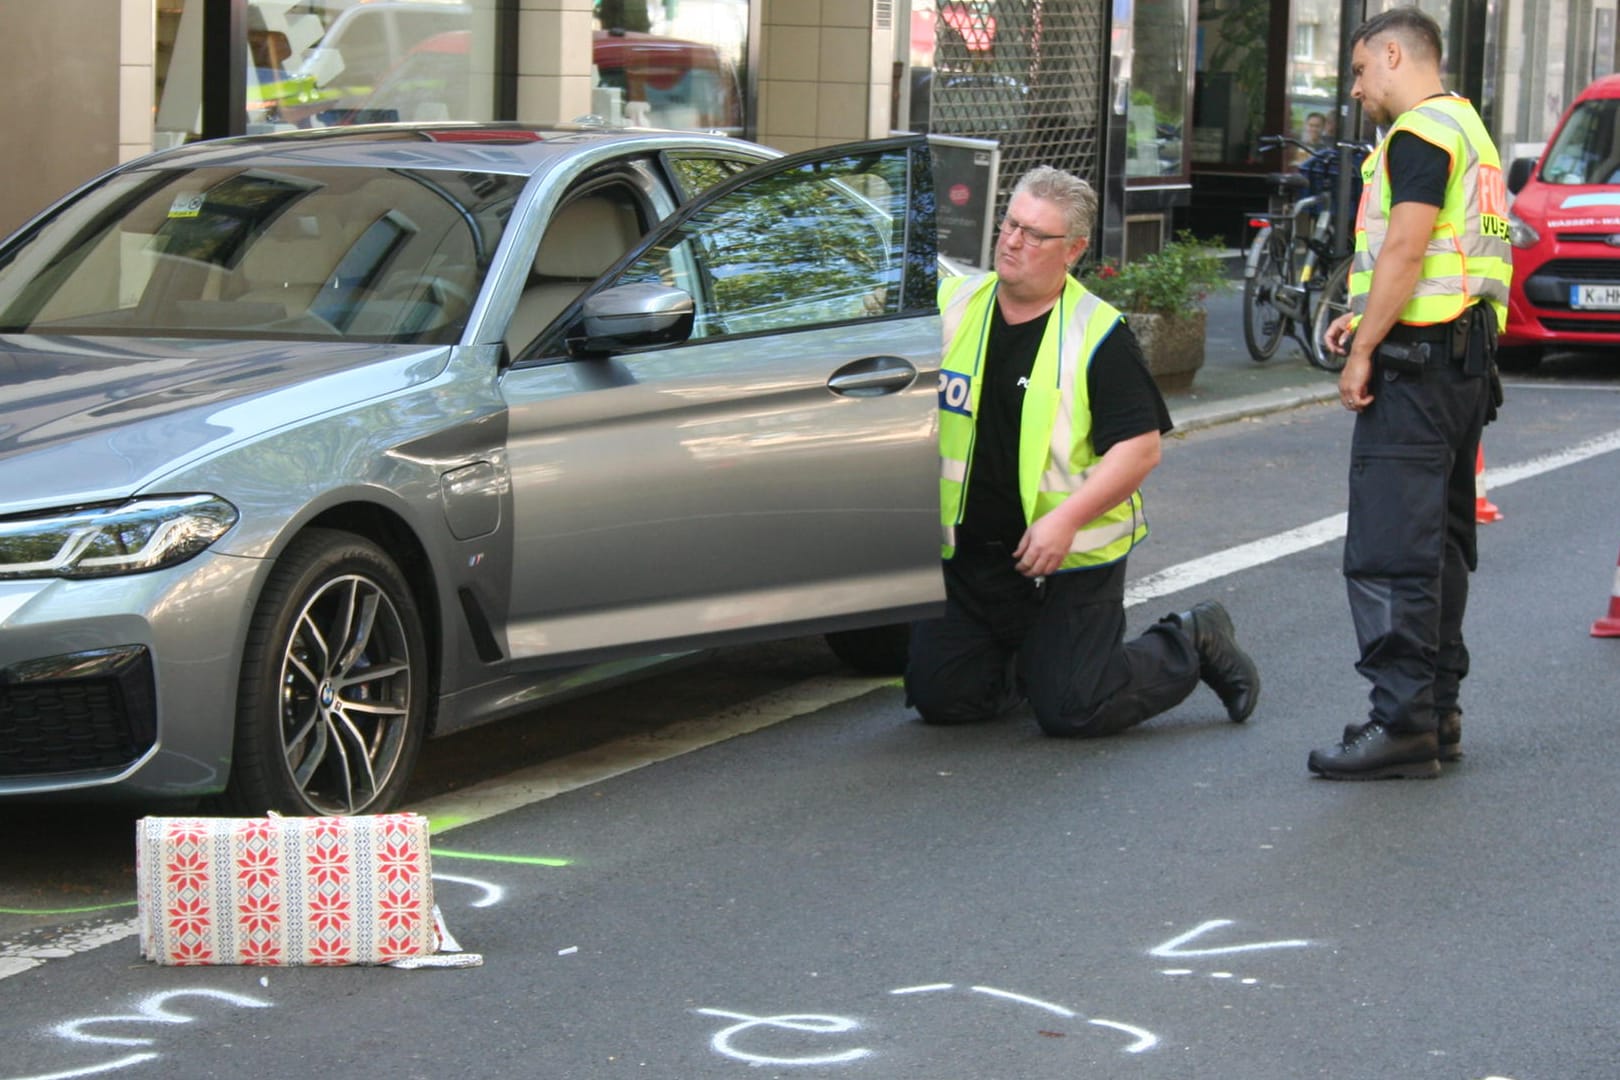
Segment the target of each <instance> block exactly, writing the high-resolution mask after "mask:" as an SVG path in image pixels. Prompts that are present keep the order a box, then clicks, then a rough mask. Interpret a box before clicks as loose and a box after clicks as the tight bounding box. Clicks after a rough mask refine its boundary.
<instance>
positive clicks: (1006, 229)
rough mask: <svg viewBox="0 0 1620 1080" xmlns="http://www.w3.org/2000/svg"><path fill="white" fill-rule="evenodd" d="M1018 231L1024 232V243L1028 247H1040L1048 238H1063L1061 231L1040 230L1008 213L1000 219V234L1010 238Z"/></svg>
mask: <svg viewBox="0 0 1620 1080" xmlns="http://www.w3.org/2000/svg"><path fill="white" fill-rule="evenodd" d="M1018 232H1021V233H1023V234H1024V243H1026V244H1028V245H1029V246H1030V247H1040V246H1041V245H1042V244H1044V243H1046V242H1047V241H1048V240H1061V239H1062V238H1063V234H1062V233H1049V232H1041V231H1040V230H1039V229H1032V228H1030V227H1029V226H1028V225H1025V224H1024V223H1023V222H1021V221H1018V220H1017V219H1015V218H1014V217H1013V216H1012V215H1010V214H1009V215H1007V216H1006V217H1003V218H1002V219H1001V235H1002V236H1005V237H1008V238H1011V237H1012V234H1013V233H1018Z"/></svg>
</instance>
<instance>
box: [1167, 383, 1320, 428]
mask: <svg viewBox="0 0 1620 1080" xmlns="http://www.w3.org/2000/svg"><path fill="white" fill-rule="evenodd" d="M1338 396H1339V388H1338V386H1337V385H1336V384H1329V385H1326V386H1294V387H1286V388H1284V389H1281V390H1268V391H1266V392H1265V393H1263V394H1252V395H1250V396H1248V397H1239V398H1229V399H1227V400H1225V401H1213V402H1210V403H1208V404H1197V405H1189V406H1187V407H1185V408H1182V409H1180V410H1177V411H1176V412H1175V413H1173V418H1174V420H1175V424H1176V426H1175V430H1174V431H1172V432H1171V436H1172V437H1174V436H1176V435H1185V434H1186V433H1188V432H1190V431H1198V430H1200V429H1202V428H1209V427H1214V426H1216V425H1217V424H1229V423H1231V422H1232V421H1234V420H1247V419H1249V418H1251V417H1256V416H1266V415H1268V414H1270V413H1276V412H1286V411H1287V410H1289V409H1297V408H1300V407H1301V406H1305V405H1317V404H1320V403H1322V402H1324V401H1335V400H1337V399H1338Z"/></svg>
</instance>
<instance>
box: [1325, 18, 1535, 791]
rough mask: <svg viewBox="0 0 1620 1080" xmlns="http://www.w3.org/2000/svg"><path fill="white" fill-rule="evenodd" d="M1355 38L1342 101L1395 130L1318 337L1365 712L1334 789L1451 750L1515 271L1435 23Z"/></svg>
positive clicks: (1490, 147) (1370, 26)
mask: <svg viewBox="0 0 1620 1080" xmlns="http://www.w3.org/2000/svg"><path fill="white" fill-rule="evenodd" d="M1351 44H1352V51H1351V70H1352V71H1353V72H1354V75H1355V86H1354V88H1353V89H1352V90H1351V94H1352V95H1353V96H1354V97H1355V98H1356V99H1357V100H1359V101H1360V102H1361V104H1362V108H1363V110H1364V111H1365V112H1366V114H1367V116H1368V117H1369V118H1370V119H1371V120H1372V121H1373V123H1375V124H1377V125H1379V126H1384V125H1390V128H1389V133H1388V134H1387V135H1386V136H1385V138H1384V140H1383V141H1382V142H1381V143H1380V144H1379V146H1378V148H1377V149H1376V150H1375V151H1374V152H1373V153H1372V155H1371V156H1370V157H1368V159H1367V161H1366V163H1365V165H1364V166H1363V168H1362V179H1363V180H1364V181H1365V188H1364V192H1363V195H1362V200H1361V207H1360V210H1359V212H1358V214H1357V218H1356V250H1355V256H1354V263H1353V265H1352V267H1351V273H1350V312H1349V313H1347V314H1345V315H1344V316H1341V317H1340V318H1339V319H1338V320H1336V321H1335V322H1334V323H1333V325H1332V326H1331V327H1330V328H1329V330H1328V333H1327V342H1328V345H1329V347H1330V348H1332V349H1333V350H1334V351H1335V352H1338V353H1341V354H1342V353H1344V352H1345V351H1346V346H1347V345H1348V350H1349V359H1348V360H1347V361H1346V362H1345V366H1344V371H1343V373H1342V374H1341V376H1340V378H1339V395H1340V399H1341V400H1342V401H1343V403H1344V406H1345V408H1347V409H1350V410H1351V411H1353V412H1354V413H1355V414H1356V426H1355V435H1354V439H1353V441H1352V444H1351V452H1350V513H1349V526H1348V530H1347V532H1346V536H1345V544H1344V575H1345V579H1346V582H1347V586H1348V590H1349V596H1350V613H1351V617H1352V619H1353V620H1354V622H1355V628H1356V639H1357V641H1358V643H1359V645H1360V651H1361V659H1360V662H1359V663H1357V665H1356V670H1357V671H1359V672H1360V673H1361V674H1362V675H1363V676H1364V677H1365V678H1367V679H1368V680H1369V681H1370V682H1371V683H1372V692H1371V694H1370V700H1371V702H1372V709H1371V711H1370V714H1369V717H1368V722H1367V723H1365V724H1352V725H1350V726H1348V727H1346V728H1345V731H1344V735H1343V737H1342V739H1341V741H1340V742H1339V743H1338V744H1337V745H1335V746H1332V747H1328V748H1326V749H1322V750H1316V751H1313V752H1312V753H1311V755H1310V759H1309V766H1310V769H1311V771H1312V772H1314V773H1317V774H1318V775H1320V776H1324V777H1327V778H1329V779H1335V780H1370V779H1378V778H1385V777H1433V776H1436V775H1438V774H1439V772H1440V764H1439V763H1440V762H1441V761H1451V760H1455V759H1456V758H1458V757H1460V756H1461V749H1460V746H1459V742H1460V739H1461V737H1462V713H1461V710H1460V709H1459V707H1458V704H1457V701H1458V688H1459V684H1460V683H1461V681H1462V679H1463V677H1464V676H1465V675H1467V673H1468V650H1467V648H1466V646H1464V644H1463V636H1462V622H1463V611H1464V609H1465V608H1466V606H1467V602H1468V574H1469V572H1470V571H1472V570H1473V569H1474V568H1475V566H1476V565H1477V556H1476V551H1475V543H1474V477H1473V469H1474V459H1475V453H1476V451H1477V449H1478V447H1479V435H1480V429H1481V428H1482V427H1483V426H1484V424H1485V422H1486V419H1487V414H1488V412H1490V411H1491V410H1492V409H1493V407H1494V401H1493V393H1494V388H1495V385H1496V381H1495V378H1494V367H1495V363H1494V360H1495V352H1496V335H1497V332H1498V331H1499V330H1500V329H1501V328H1502V326H1503V325H1505V323H1506V321H1507V297H1508V286H1509V284H1510V283H1511V280H1512V274H1513V271H1512V263H1511V251H1510V249H1509V246H1508V241H1507V234H1508V222H1507V194H1506V189H1505V187H1504V185H1503V182H1502V168H1501V160H1500V159H1499V158H1498V156H1497V153H1496V148H1495V146H1494V144H1493V143H1492V142H1491V138H1490V135H1489V134H1488V133H1487V132H1486V130H1485V125H1484V124H1483V123H1482V122H1481V121H1480V118H1479V114H1478V113H1476V112H1475V111H1474V108H1473V106H1472V105H1470V104H1469V103H1468V102H1467V101H1466V100H1464V99H1463V98H1460V97H1456V96H1453V95H1451V94H1448V93H1447V92H1446V91H1445V89H1444V87H1443V86H1442V84H1441V80H1440V28H1439V26H1438V25H1436V23H1435V22H1434V20H1433V19H1431V18H1430V17H1429V16H1428V15H1425V14H1424V13H1423V12H1421V11H1419V10H1418V9H1417V8H1412V7H1407V8H1396V9H1393V10H1390V11H1386V12H1383V13H1382V14H1380V15H1375V16H1373V17H1372V18H1370V19H1368V20H1367V21H1366V22H1365V23H1363V24H1362V25H1361V26H1360V27H1359V28H1357V30H1356V32H1355V34H1354V36H1353V37H1352V39H1351Z"/></svg>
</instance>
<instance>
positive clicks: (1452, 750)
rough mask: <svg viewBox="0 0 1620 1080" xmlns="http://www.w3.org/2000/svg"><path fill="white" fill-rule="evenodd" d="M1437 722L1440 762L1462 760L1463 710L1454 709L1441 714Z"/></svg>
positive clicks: (1436, 733) (1436, 730)
mask: <svg viewBox="0 0 1620 1080" xmlns="http://www.w3.org/2000/svg"><path fill="white" fill-rule="evenodd" d="M1435 720H1436V726H1435V736H1436V738H1437V741H1438V743H1439V747H1440V751H1439V756H1440V760H1441V761H1460V760H1462V756H1463V752H1462V710H1461V709H1452V710H1451V711H1449V712H1443V713H1440V714H1439V715H1438V716H1437V717H1436V718H1435Z"/></svg>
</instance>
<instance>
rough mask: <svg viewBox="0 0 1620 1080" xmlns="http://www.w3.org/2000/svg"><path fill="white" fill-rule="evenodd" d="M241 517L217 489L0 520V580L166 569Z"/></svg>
mask: <svg viewBox="0 0 1620 1080" xmlns="http://www.w3.org/2000/svg"><path fill="white" fill-rule="evenodd" d="M236 518H237V514H236V507H234V506H232V505H231V504H230V503H228V502H226V501H225V500H224V499H221V498H218V497H217V496H214V495H171V496H161V497H156V498H147V499H134V500H132V501H130V502H127V503H122V504H120V505H118V506H98V507H88V508H85V509H79V510H71V511H67V512H61V513H52V514H48V515H40V516H36V517H27V518H14V519H12V520H10V521H0V580H6V579H15V578H45V577H63V578H93V577H110V576H112V575H114V574H138V573H141V572H142V571H146V570H161V569H163V568H164V567H166V566H173V565H175V564H176V563H182V562H185V561H186V560H187V559H189V558H191V557H192V556H193V555H195V554H197V553H198V552H199V551H202V550H203V549H205V548H206V547H208V545H209V544H212V543H213V542H214V541H215V540H218V539H219V538H220V537H221V536H223V535H225V532H226V531H227V530H228V529H230V527H231V526H232V525H235V524H236Z"/></svg>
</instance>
